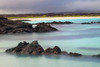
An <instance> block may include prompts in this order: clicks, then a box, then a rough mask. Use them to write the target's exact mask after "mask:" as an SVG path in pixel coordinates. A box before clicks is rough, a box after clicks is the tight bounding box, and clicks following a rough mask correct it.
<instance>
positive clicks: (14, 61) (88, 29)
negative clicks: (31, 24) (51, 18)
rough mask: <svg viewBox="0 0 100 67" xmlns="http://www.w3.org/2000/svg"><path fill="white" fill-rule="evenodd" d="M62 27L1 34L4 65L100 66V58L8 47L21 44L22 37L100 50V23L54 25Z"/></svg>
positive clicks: (83, 50) (49, 44) (73, 49)
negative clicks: (28, 53) (18, 50)
mask: <svg viewBox="0 0 100 67" xmlns="http://www.w3.org/2000/svg"><path fill="white" fill-rule="evenodd" d="M53 27H56V28H57V29H59V31H56V32H49V33H33V34H16V35H0V67H84V66H85V65H86V67H100V58H93V57H77V58H76V57H64V56H59V57H52V56H26V55H11V54H6V53H4V51H5V50H6V49H8V48H11V47H14V46H17V44H18V43H19V42H21V41H28V42H32V41H33V40H39V43H40V44H41V45H42V46H43V47H44V48H45V49H46V48H47V47H54V46H55V45H57V46H59V47H60V48H61V49H62V50H65V51H67V52H77V53H81V54H83V55H97V54H100V25H99V24H86V25H82V24H70V25H67V24H65V25H53Z"/></svg>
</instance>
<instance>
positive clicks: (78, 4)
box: [0, 0, 100, 14]
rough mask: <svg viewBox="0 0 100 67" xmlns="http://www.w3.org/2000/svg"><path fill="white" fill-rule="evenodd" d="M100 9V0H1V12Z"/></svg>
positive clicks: (95, 10)
mask: <svg viewBox="0 0 100 67" xmlns="http://www.w3.org/2000/svg"><path fill="white" fill-rule="evenodd" d="M76 10H87V11H94V12H99V11H100V0H0V14H10V13H14V14H18V13H53V12H72V11H76Z"/></svg>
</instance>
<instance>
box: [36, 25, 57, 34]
mask: <svg viewBox="0 0 100 67" xmlns="http://www.w3.org/2000/svg"><path fill="white" fill-rule="evenodd" d="M51 31H57V29H56V28H54V27H51V26H50V25H47V24H45V23H40V24H37V26H36V27H35V28H34V32H51Z"/></svg>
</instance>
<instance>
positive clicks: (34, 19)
mask: <svg viewBox="0 0 100 67" xmlns="http://www.w3.org/2000/svg"><path fill="white" fill-rule="evenodd" d="M92 18H100V17H45V18H44V17H43V18H21V19H11V20H30V21H41V20H64V19H92Z"/></svg>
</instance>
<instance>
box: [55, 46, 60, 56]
mask: <svg viewBox="0 0 100 67" xmlns="http://www.w3.org/2000/svg"><path fill="white" fill-rule="evenodd" d="M53 53H54V54H60V53H61V49H60V48H59V47H58V46H55V47H54V48H53Z"/></svg>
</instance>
